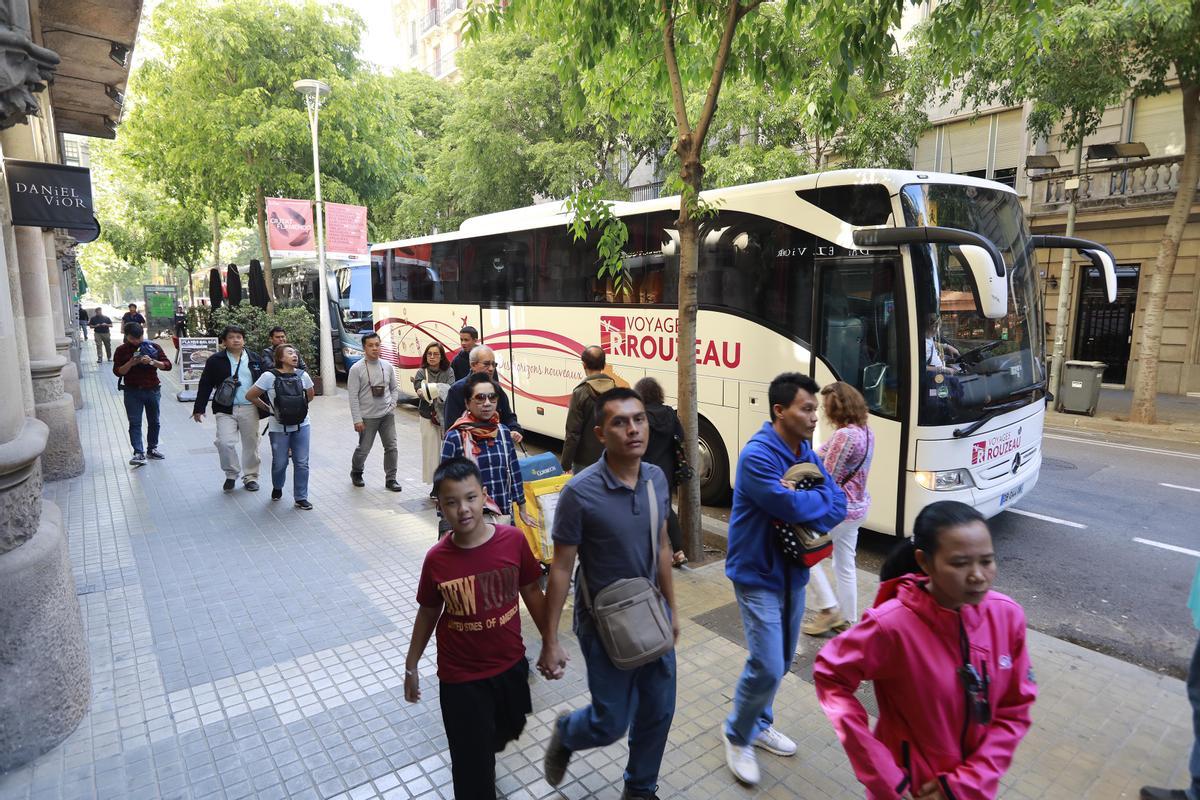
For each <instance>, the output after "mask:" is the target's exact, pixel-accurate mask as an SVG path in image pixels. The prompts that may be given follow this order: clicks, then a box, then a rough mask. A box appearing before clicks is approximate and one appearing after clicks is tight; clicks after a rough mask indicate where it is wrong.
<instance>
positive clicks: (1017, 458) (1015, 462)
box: [1012, 453, 1021, 475]
mask: <svg viewBox="0 0 1200 800" xmlns="http://www.w3.org/2000/svg"><path fill="white" fill-rule="evenodd" d="M1020 468H1021V454H1020V453H1017V454H1016V455H1015V456H1013V466H1012V471H1013V475H1016V474H1017V470H1019V469H1020Z"/></svg>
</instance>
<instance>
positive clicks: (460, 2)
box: [441, 0, 467, 18]
mask: <svg viewBox="0 0 1200 800" xmlns="http://www.w3.org/2000/svg"><path fill="white" fill-rule="evenodd" d="M466 7H467V0H442V3H441V11H442V17H443V18H445V17H449V16H450V15H451V14H453V13H454V12H455V11H462V10H465V9H466Z"/></svg>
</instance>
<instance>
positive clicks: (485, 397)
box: [471, 393, 496, 403]
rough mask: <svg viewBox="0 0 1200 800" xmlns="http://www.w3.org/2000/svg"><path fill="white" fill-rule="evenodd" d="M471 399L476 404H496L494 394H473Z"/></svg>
mask: <svg viewBox="0 0 1200 800" xmlns="http://www.w3.org/2000/svg"><path fill="white" fill-rule="evenodd" d="M471 399H472V400H474V401H475V402H477V403H494V402H496V395H495V393H492V394H473V395H471Z"/></svg>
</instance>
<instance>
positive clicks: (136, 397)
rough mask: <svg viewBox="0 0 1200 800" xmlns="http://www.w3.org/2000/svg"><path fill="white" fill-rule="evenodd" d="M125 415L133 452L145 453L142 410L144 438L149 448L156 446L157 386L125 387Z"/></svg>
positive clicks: (158, 397)
mask: <svg viewBox="0 0 1200 800" xmlns="http://www.w3.org/2000/svg"><path fill="white" fill-rule="evenodd" d="M124 394H125V415H126V416H127V417H129V443H130V444H131V445H133V452H135V453H145V452H146V451H145V449H144V448H143V447H142V411H143V410H145V412H146V438H147V439H148V440H149V443H150V449H151V450H153V449H154V448H156V447H158V406H159V399H160V396H159V388H158V387H155V388H153V389H134V388H132V387H129V386H126V387H125V392H124Z"/></svg>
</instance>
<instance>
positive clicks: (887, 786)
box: [813, 501, 1037, 800]
mask: <svg viewBox="0 0 1200 800" xmlns="http://www.w3.org/2000/svg"><path fill="white" fill-rule="evenodd" d="M879 577H880V580H881V581H882V583H881V584H880V587H879V594H878V595H877V596H876V598H875V607H874V608H872V609H870V610H868V611H867V612H866V613H865V614H864V615H863V619H862V621H861V622H860V623H859V624H857V625H855V626H854V627H852V628H850V630H848V631H847V632H846V633H844V634H842V635H841V636H839V637H837V638H836V639H834V640H833V641H831V642H829V644H827V645H825V647H824V649H822V650H821V652H820V653H818V654H817V658H816V664H815V665H814V668H813V678H814V681H815V683H816V687H817V697H818V699H819V700H820V702H821V708H822V709H823V710H824V711H825V715H826V716H827V717H829V720H830V721H831V722H832V723H833V727H834V728H835V729H836V730H837V734H838V738H839V739H841V741H842V745H843V746H844V747H845V749H846V755H847V756H848V757H849V758H850V763H851V765H852V766H853V767H854V773H855V775H856V776H857V777H858V780H859V781H860V782H861V783H862V784H863V786H865V787H866V796H867V798H868V800H898V798H904V799H905V800H982V798H994V797H995V796H996V793H997V791H998V790H999V787H1000V778H1001V776H1002V775H1003V774H1004V772H1005V771H1006V770H1007V769H1008V766H1009V764H1010V763H1011V762H1012V758H1013V754H1014V753H1015V752H1016V749H1017V745H1018V744H1019V743H1020V741H1021V739H1022V738H1023V737H1024V736H1025V732H1026V731H1027V730H1029V709H1030V707H1031V706H1032V705H1033V701H1034V700H1035V699H1036V697H1037V687H1036V685H1035V684H1034V680H1033V671H1032V669H1031V667H1030V665H1029V654H1028V653H1027V652H1026V649H1025V612H1024V611H1023V610H1022V609H1021V607H1020V606H1019V605H1018V604H1017V603H1016V602H1015V601H1014V600H1012V599H1011V598H1009V597H1006V596H1005V595H1002V594H1000V593H999V592H995V591H992V590H991V587H992V582H993V580H995V577H996V559H995V553H994V552H993V549H992V537H991V533H990V532H989V531H988V527H987V523H986V522H985V521H984V518H983V516H982V515H980V513H979V512H978V511H976V510H975V509H974V508H972V507H971V506H968V505H966V504H964V503H958V502H952V501H943V502H938V503H933V504H931V505H929V506H926V507H925V509H924V510H922V511H921V513H920V514H919V515H918V516H917V520H916V523H915V524H914V530H913V538H912V539H911V540H907V541H905V542H903V543H901V544H900V545H899V546H898V547H897V548H896V550H895V551H893V553H892V554H891V555H890V556H889V557H888V559H887V561H886V562H885V563H884V565H883V569H882V570H881V572H880V576H879ZM863 681H872V682H873V683H874V687H875V697H876V699H877V700H878V702H879V723H878V724H877V725H876V726H875V730H874V731H872V730H871V728H870V725H869V723H868V720H867V712H866V710H865V709H864V708H863V706H862V704H861V703H860V702H859V701H858V699H857V698H856V697H855V696H854V693H855V691H856V690H857V689H858V687H859V685H860V684H861V683H862V682H863Z"/></svg>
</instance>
